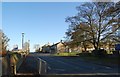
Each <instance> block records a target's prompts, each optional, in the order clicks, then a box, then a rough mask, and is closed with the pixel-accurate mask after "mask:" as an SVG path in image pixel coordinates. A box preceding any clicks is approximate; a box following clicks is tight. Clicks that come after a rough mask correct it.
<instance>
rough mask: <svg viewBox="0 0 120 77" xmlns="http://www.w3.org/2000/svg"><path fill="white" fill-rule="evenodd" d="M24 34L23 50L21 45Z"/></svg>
mask: <svg viewBox="0 0 120 77" xmlns="http://www.w3.org/2000/svg"><path fill="white" fill-rule="evenodd" d="M24 34H25V33H22V49H23V44H24Z"/></svg>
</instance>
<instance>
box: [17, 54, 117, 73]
mask: <svg viewBox="0 0 120 77" xmlns="http://www.w3.org/2000/svg"><path fill="white" fill-rule="evenodd" d="M38 58H41V59H42V60H44V61H46V62H47V73H46V74H50V75H51V74H52V75H55V74H78V75H79V74H83V75H84V74H90V75H91V74H94V75H101V74H103V75H104V74H107V75H118V66H113V67H112V66H111V67H108V66H105V65H101V64H96V63H93V62H91V61H86V60H84V59H82V58H80V57H60V56H50V55H49V54H30V55H29V56H28V57H27V58H26V59H25V61H24V62H23V63H22V66H21V67H20V70H19V71H18V73H34V74H35V73H37V72H38V66H37V62H36V60H37V59H38Z"/></svg>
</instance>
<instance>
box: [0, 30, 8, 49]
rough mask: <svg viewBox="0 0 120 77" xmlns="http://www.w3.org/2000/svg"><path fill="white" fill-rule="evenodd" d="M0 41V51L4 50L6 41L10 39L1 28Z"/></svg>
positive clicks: (6, 44)
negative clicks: (0, 49)
mask: <svg viewBox="0 0 120 77" xmlns="http://www.w3.org/2000/svg"><path fill="white" fill-rule="evenodd" d="M0 36H1V38H0V41H1V44H0V46H1V48H2V51H6V48H7V46H8V42H9V41H10V39H9V38H8V37H7V36H6V35H5V34H4V33H3V31H2V30H0Z"/></svg>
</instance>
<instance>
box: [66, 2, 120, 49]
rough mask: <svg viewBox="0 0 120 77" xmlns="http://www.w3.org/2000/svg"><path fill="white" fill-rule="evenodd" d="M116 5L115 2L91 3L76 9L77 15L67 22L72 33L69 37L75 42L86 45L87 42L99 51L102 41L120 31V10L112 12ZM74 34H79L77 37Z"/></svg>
mask: <svg viewBox="0 0 120 77" xmlns="http://www.w3.org/2000/svg"><path fill="white" fill-rule="evenodd" d="M116 4H117V3H116ZM116 4H115V3H113V2H89V3H84V4H81V5H80V6H78V7H77V8H76V9H77V10H78V14H77V15H75V16H72V17H67V18H66V22H68V23H70V25H69V28H70V31H69V32H68V34H67V35H69V37H70V38H71V39H72V40H75V41H76V39H75V38H77V39H78V40H79V42H84V43H85V42H86V41H87V42H89V43H91V44H92V45H93V46H94V48H95V49H96V50H98V49H99V48H100V43H101V42H102V41H104V40H105V39H106V38H109V37H111V35H113V34H114V33H115V32H116V31H117V30H119V29H120V24H119V21H120V20H119V17H118V16H119V10H120V9H119V8H117V9H114V11H113V10H112V9H113V7H115V5H116ZM110 12H111V13H110ZM81 24H82V25H81ZM113 28H114V30H113ZM77 32H78V33H77ZM73 33H77V35H74V34H73ZM73 36H74V38H73Z"/></svg>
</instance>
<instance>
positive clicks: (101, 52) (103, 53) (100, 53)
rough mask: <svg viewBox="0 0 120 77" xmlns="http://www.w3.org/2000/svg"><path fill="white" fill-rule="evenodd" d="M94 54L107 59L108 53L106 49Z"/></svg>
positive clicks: (96, 51)
mask: <svg viewBox="0 0 120 77" xmlns="http://www.w3.org/2000/svg"><path fill="white" fill-rule="evenodd" d="M92 54H93V55H94V56H97V57H105V56H106V55H107V51H106V50H104V49H99V50H93V51H92Z"/></svg>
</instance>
